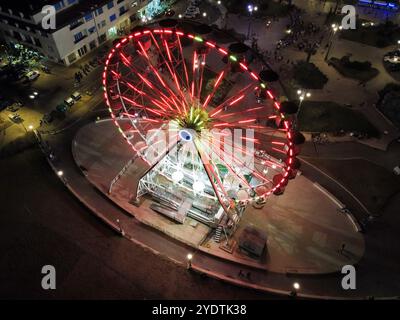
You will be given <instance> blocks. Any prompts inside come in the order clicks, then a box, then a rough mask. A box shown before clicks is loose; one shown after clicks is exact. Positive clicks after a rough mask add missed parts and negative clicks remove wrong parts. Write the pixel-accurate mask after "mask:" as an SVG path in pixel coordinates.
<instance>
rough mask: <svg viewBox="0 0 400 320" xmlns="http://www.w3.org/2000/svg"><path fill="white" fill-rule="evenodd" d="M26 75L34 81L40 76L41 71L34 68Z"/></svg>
mask: <svg viewBox="0 0 400 320" xmlns="http://www.w3.org/2000/svg"><path fill="white" fill-rule="evenodd" d="M25 76H26V78H27V79H28V80H29V81H33V80H36V79H37V78H39V76H40V73H39V71H36V70H32V71H29V72H28V73H27V74H26V75H25Z"/></svg>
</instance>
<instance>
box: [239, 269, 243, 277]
mask: <svg viewBox="0 0 400 320" xmlns="http://www.w3.org/2000/svg"><path fill="white" fill-rule="evenodd" d="M243 276H244V274H243V271H242V269H240V270H239V277H243Z"/></svg>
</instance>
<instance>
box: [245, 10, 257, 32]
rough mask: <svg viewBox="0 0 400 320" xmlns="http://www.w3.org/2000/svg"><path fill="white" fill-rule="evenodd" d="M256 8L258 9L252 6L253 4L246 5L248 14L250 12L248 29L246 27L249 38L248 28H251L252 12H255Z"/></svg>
mask: <svg viewBox="0 0 400 320" xmlns="http://www.w3.org/2000/svg"><path fill="white" fill-rule="evenodd" d="M257 10H258V7H257V6H254V5H252V4H249V5H248V6H247V11H248V12H249V14H250V19H249V26H248V29H247V39H249V38H250V29H251V23H252V20H253V12H255V11H257Z"/></svg>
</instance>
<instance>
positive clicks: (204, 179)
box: [103, 24, 304, 211]
mask: <svg viewBox="0 0 400 320" xmlns="http://www.w3.org/2000/svg"><path fill="white" fill-rule="evenodd" d="M167 25H168V24H167ZM206 29H207V28H206ZM206 33H209V31H204V27H203V29H201V28H200V30H198V32H196V30H194V32H186V31H182V30H180V29H179V28H177V27H176V26H174V25H171V27H162V26H161V27H159V28H157V27H154V28H148V29H141V30H139V31H137V32H133V33H132V34H130V35H129V36H127V37H125V38H123V39H121V40H120V41H119V42H118V43H116V44H115V46H114V47H113V49H112V50H111V52H110V53H109V55H108V57H107V60H106V63H105V68H104V73H103V86H104V98H105V101H106V104H107V107H108V109H109V112H110V114H111V117H112V120H113V121H114V123H115V125H116V127H117V129H118V130H119V131H120V133H121V135H122V136H123V138H124V139H125V140H126V143H127V144H128V145H129V147H130V148H131V149H132V151H133V156H134V157H135V158H136V159H140V161H141V162H142V163H143V165H145V166H146V170H145V172H144V174H143V181H141V184H140V185H141V186H142V187H141V188H140V190H139V191H138V192H139V195H140V193H142V194H144V193H146V192H149V191H151V190H153V191H154V190H156V189H157V188H158V189H157V190H159V186H163V185H166V184H168V185H169V186H170V188H176V189H180V190H185V192H187V193H188V194H192V195H193V196H194V197H197V196H202V197H205V198H209V199H214V200H216V201H217V202H218V203H219V204H221V206H222V207H223V208H224V210H226V211H228V210H230V209H231V208H232V206H234V205H235V203H236V204H237V203H239V202H240V203H245V202H249V201H252V200H255V201H259V200H260V199H261V200H264V199H265V198H266V197H267V196H270V195H272V194H275V195H278V194H281V193H282V192H283V190H284V189H285V186H286V185H287V183H288V181H289V180H290V179H292V178H294V177H295V176H296V173H297V169H298V168H299V161H298V160H297V158H296V155H297V154H298V152H299V144H301V143H302V142H304V139H303V138H304V137H302V136H301V134H300V133H299V132H297V131H296V130H295V128H294V122H295V121H294V118H295V115H296V112H297V105H296V104H294V103H292V102H288V101H280V99H278V98H277V96H276V93H275V92H273V91H274V90H273V89H272V88H271V87H272V85H271V84H272V82H274V81H276V80H277V75H276V74H275V73H274V72H272V71H270V70H261V71H260V72H258V71H257V70H253V69H252V68H251V66H250V64H249V61H250V60H251V56H250V55H249V50H248V47H246V46H245V45H243V44H241V43H234V44H232V45H230V46H229V47H228V48H224V47H222V46H219V45H218V44H217V43H216V42H215V41H212V40H208V37H207V36H206V35H205V34H206ZM173 193H174V192H170V195H171V194H172V195H171V196H172V197H174V196H175V195H174V194H173Z"/></svg>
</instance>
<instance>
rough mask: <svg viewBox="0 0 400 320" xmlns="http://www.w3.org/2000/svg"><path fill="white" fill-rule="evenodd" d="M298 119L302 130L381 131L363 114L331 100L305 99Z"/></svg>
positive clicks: (366, 132)
mask: <svg viewBox="0 0 400 320" xmlns="http://www.w3.org/2000/svg"><path fill="white" fill-rule="evenodd" d="M298 121H299V127H300V130H301V131H306V132H330V133H335V132H340V131H341V130H344V131H345V132H358V133H363V134H368V135H369V136H371V137H378V136H379V131H378V130H377V129H376V128H375V127H374V126H373V125H372V124H371V123H370V122H369V121H368V120H367V118H365V116H364V115H363V114H361V113H359V112H357V111H354V110H351V109H349V108H348V107H345V106H342V105H339V104H337V103H334V102H329V101H304V102H303V104H302V105H301V109H300V113H299V120H298Z"/></svg>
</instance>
